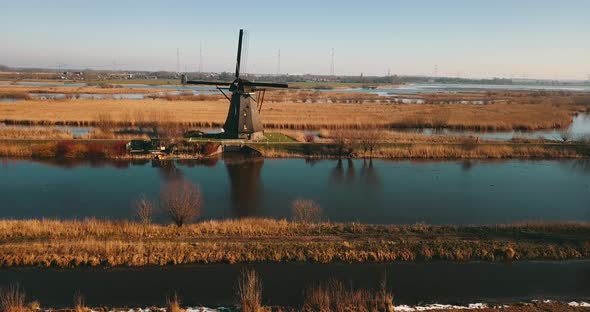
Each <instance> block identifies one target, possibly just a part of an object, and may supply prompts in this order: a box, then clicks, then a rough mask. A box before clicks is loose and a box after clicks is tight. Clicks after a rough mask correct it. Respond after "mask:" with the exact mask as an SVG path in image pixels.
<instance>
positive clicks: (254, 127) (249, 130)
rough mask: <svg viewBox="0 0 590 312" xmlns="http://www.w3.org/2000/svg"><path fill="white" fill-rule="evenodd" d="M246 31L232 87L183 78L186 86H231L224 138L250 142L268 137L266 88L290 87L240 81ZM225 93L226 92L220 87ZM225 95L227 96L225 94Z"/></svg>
mask: <svg viewBox="0 0 590 312" xmlns="http://www.w3.org/2000/svg"><path fill="white" fill-rule="evenodd" d="M243 35H244V30H243V29H240V36H239V40H238V57H237V62H236V74H235V80H234V81H233V82H231V83H228V82H217V81H193V80H187V79H186V76H185V75H183V76H182V83H183V84H199V85H215V86H221V85H229V91H230V92H231V97H228V96H227V95H226V98H227V99H228V100H229V102H230V104H229V110H228V112H227V118H226V119H225V123H224V125H223V130H224V137H225V138H227V139H247V140H257V139H261V138H263V137H264V128H263V126H262V121H261V119H260V109H261V107H262V101H263V100H264V91H265V90H266V89H265V88H287V87H288V86H287V85H286V84H281V83H264V82H251V81H248V80H245V79H242V78H240V60H241V57H242V38H243ZM218 90H219V91H221V92H222V93H223V90H222V89H221V88H219V87H218ZM257 91H262V92H263V93H262V98H258V96H257V95H256V93H257ZM223 94H224V95H225V93H223Z"/></svg>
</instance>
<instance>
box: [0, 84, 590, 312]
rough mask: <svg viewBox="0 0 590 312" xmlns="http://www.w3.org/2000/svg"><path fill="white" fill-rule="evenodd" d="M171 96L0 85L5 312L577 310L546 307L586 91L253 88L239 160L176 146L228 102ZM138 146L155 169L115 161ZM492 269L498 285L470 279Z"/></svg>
mask: <svg viewBox="0 0 590 312" xmlns="http://www.w3.org/2000/svg"><path fill="white" fill-rule="evenodd" d="M182 88H183V87H181V86H178V87H171V86H162V87H158V86H157V85H155V86H150V88H143V87H140V86H134V85H119V86H117V85H109V84H103V85H100V86H86V85H75V86H65V85H64V86H46V85H43V84H39V85H12V84H7V85H4V86H0V94H1V96H2V98H4V99H9V101H5V102H3V103H2V104H0V119H1V120H0V122H2V123H3V124H2V125H1V126H0V155H1V157H2V163H1V165H0V166H1V167H0V172H1V175H2V179H1V180H0V197H2V205H1V207H0V217H1V218H2V220H0V242H1V244H0V250H1V252H0V266H1V267H2V269H1V270H0V285H3V286H4V293H3V296H4V297H6V296H8V297H6V298H8V299H11V300H12V302H13V304H14V301H16V304H15V305H16V306H17V307H18V306H21V308H22V309H21V308H18V309H21V310H22V311H24V310H27V309H33V308H35V306H34V305H35V304H37V305H41V306H43V307H44V306H48V307H53V308H63V309H72V308H73V309H74V310H84V309H86V306H92V307H102V306H104V305H109V306H114V307H139V306H148V305H149V306H156V307H168V309H170V310H175V309H180V308H182V307H191V306H192V307H195V306H198V305H201V304H202V305H205V306H209V307H233V306H238V307H240V306H241V308H242V310H243V311H259V310H260V309H267V310H276V309H283V310H287V311H296V310H302V311H318V310H321V311H341V310H343V309H352V310H359V311H360V310H362V311H365V310H366V311H372V310H379V311H389V310H391V309H394V308H393V307H394V306H395V307H396V309H404V307H405V308H406V309H412V308H411V307H413V306H416V305H418V307H416V308H415V309H424V308H426V307H428V305H427V304H429V303H442V304H450V306H439V308H445V309H448V308H453V305H457V306H455V308H457V309H459V308H461V306H468V305H469V304H470V303H477V302H485V304H484V305H481V306H480V305H473V307H488V308H490V309H493V306H494V303H511V308H514V309H515V310H522V309H530V310H532V311H534V310H542V309H549V310H556V311H559V310H563V309H578V308H579V309H583V308H584V305H585V303H583V302H582V303H575V304H569V305H568V304H567V303H565V302H567V301H571V300H586V299H588V298H587V296H586V293H587V292H586V290H588V287H590V285H589V284H588V283H587V280H585V279H583V278H580V275H579V274H577V273H576V272H588V270H589V266H588V259H589V258H590V240H589V239H588V238H589V237H590V228H589V226H588V222H590V201H588V197H587V193H588V190H589V184H588V181H587V180H588V176H589V172H590V171H589V169H588V168H589V167H590V166H589V165H588V162H589V160H588V156H589V155H590V145H589V144H588V142H590V131H589V130H590V127H589V126H588V124H589V120H590V119H588V117H586V115H587V113H588V110H589V108H590V106H589V105H590V103H589V100H590V94H588V93H585V92H571V91H559V90H513V91H506V90H487V91H473V90H468V91H464V92H459V93H446V92H439V93H428V92H426V93H424V92H420V93H399V92H394V93H395V95H393V94H389V93H391V91H387V92H382V93H374V92H372V91H373V89H371V90H370V91H366V92H365V91H361V92H359V91H358V90H329V91H326V90H323V91H320V90H308V89H295V90H287V91H274V92H268V94H266V100H265V103H264V106H263V107H262V108H261V114H262V118H263V121H264V126H265V128H267V130H266V138H265V139H264V140H261V141H257V142H246V143H245V145H246V146H247V147H248V148H249V149H252V150H253V151H255V152H256V153H255V154H254V155H243V154H235V155H234V154H232V153H223V154H221V155H213V154H212V153H213V151H215V150H217V149H218V148H219V146H222V145H223V144H224V142H223V140H219V139H217V138H209V139H207V138H191V137H187V135H186V132H187V131H202V132H201V133H211V132H216V131H219V130H218V129H219V128H220V127H221V126H222V125H223V121H224V118H225V114H226V113H227V109H228V104H227V100H225V99H224V98H223V97H222V96H220V95H218V94H214V93H212V90H210V89H207V88H199V89H190V90H186V89H185V90H183V89H182ZM384 88H391V87H387V86H384ZM394 88H395V87H394ZM377 91H378V90H377ZM152 137H157V138H159V139H162V140H166V141H168V142H173V143H171V144H172V146H174V149H173V150H171V152H170V154H169V155H168V157H167V158H165V159H163V160H158V161H157V162H156V163H155V162H154V161H153V160H151V155H150V154H149V153H147V154H130V153H129V151H128V147H127V143H128V142H129V141H130V140H133V139H141V140H149V139H150V138H152ZM524 181H526V182H524ZM556 193H558V194H559V196H555V194H556ZM295 272H296V273H295ZM549 272H551V273H549ZM441 274H442V276H444V278H441V277H438V278H434V277H433V276H441ZM539 274H543V275H545V278H544V279H543V280H536V279H535V276H537V275H539ZM584 274H585V273H583V274H582V276H584ZM491 275H494V276H496V277H498V278H501V279H502V280H503V283H506V282H507V281H510V282H509V283H511V284H513V285H514V287H511V288H506V289H503V290H501V291H500V290H498V289H501V288H503V287H499V286H498V283H499V282H492V283H491V284H488V285H485V284H482V283H479V282H476V280H480V279H484V278H488V279H489V276H491ZM278 276H290V277H289V278H290V279H291V280H292V283H290V284H289V285H290V286H289V287H282V288H277V286H276V285H278V284H280V283H281V280H280V279H277V277H278ZM361 276H371V278H370V281H369V279H367V278H361ZM468 276H469V277H468ZM383 277H385V280H386V282H383V281H382V279H383ZM105 278H107V279H108V280H110V281H120V282H117V283H119V284H121V285H125V286H121V287H124V288H125V290H126V292H127V293H128V294H129V295H130V296H129V297H127V298H125V299H123V298H120V299H117V298H116V296H115V294H116V293H118V292H121V290H118V288H116V287H115V288H112V287H109V288H110V290H99V289H98V287H100V286H99V285H103V284H104V283H105ZM130 278H131V279H135V280H142V281H143V282H142V283H143V284H145V285H148V286H146V287H142V288H138V287H136V286H131V285H128V284H127V283H125V280H127V279H130ZM461 278H462V279H464V280H463V282H461V283H459V286H455V287H452V288H450V289H448V290H447V291H440V290H438V291H435V290H433V288H431V287H425V286H417V285H416V283H413V282H412V280H413V279H415V280H419V281H423V282H424V283H426V284H434V285H439V287H438V289H441V290H442V289H447V288H448V287H449V286H450V285H453V284H457V283H456V280H457V279H461ZM469 278H472V279H474V280H469ZM193 279H203V280H208V281H209V282H207V283H206V285H208V286H207V287H209V288H211V289H210V290H208V291H205V290H204V289H203V288H202V287H203V286H196V285H197V284H195V283H192V282H191V281H192V280H193ZM61 280H64V281H68V282H66V284H68V287H67V288H68V289H65V288H63V287H65V284H64V283H63V282H60V281H61ZM81 280H85V281H86V282H80V281H81ZM150 280H159V281H161V283H160V284H158V285H157V286H156V285H155V284H153V285H152V284H151V283H150V282H148V281H150ZM38 283H46V284H55V285H56V287H55V288H54V289H53V290H52V293H51V295H47V294H44V291H43V289H44V288H42V287H41V288H40V287H39V286H37V285H38ZM421 284H422V283H421ZM426 284H424V285H426ZM15 285H19V286H18V287H20V288H19V293H18V295H17V294H15V293H14V290H15V288H14V287H16V286H15ZM61 285H64V286H61ZM69 285H75V287H76V289H78V290H81V292H79V293H77V294H78V295H77V296H82V298H86V299H85V300H86V301H84V299H82V301H80V298H79V297H76V298H78V299H75V300H74V301H72V296H73V293H72V294H70V292H71V291H70V290H69V287H70V286H69ZM91 285H95V286H91ZM150 285H151V286H150ZM236 285H242V286H240V287H242V288H240V287H238V286H236ZM343 285H346V287H343ZM460 285H470V286H469V287H461V286H460ZM474 285H475V286H474ZM10 287H12V288H10ZM351 287H352V288H351ZM531 287H536V288H539V287H541V288H542V289H543V291H531V290H530V289H531ZM103 288H104V287H103ZM148 288H149V291H146V289H148ZM236 289H237V290H236ZM527 289H528V290H527ZM9 290H12V291H13V293H10V292H9ZM21 292H22V293H21ZM26 292H28V293H29V296H30V297H31V300H28V301H27V300H25V299H24V297H22V296H24V294H25V293H26ZM293 293H297V294H298V295H297V296H290V295H289V294H293ZM81 294H84V295H85V296H87V297H84V296H83V295H81ZM21 295H22V296H21ZM166 298H167V299H166ZM8 299H7V300H8ZM20 299H22V300H20ZM533 299H556V300H558V301H551V302H531V300H533ZM9 301H10V300H8V301H6V300H5V302H8V303H10V302H9ZM29 301H31V302H33V303H29ZM35 302H36V303H35ZM523 302H529V303H527V304H524V303H523ZM8 303H3V305H4V306H5V307H6V306H7V304H8ZM425 304H426V305H425ZM576 304H577V305H578V306H576ZM420 305H422V307H420ZM352 307H354V308H352ZM429 308H434V307H433V306H430V307H429ZM18 309H17V310H18ZM94 309H105V308H94ZM193 309H194V308H193ZM21 310H19V311H21Z"/></svg>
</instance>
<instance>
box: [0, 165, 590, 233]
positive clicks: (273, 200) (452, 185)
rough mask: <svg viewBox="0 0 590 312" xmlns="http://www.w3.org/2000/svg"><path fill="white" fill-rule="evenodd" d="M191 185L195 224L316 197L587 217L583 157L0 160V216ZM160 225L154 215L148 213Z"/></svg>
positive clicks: (351, 209)
mask: <svg viewBox="0 0 590 312" xmlns="http://www.w3.org/2000/svg"><path fill="white" fill-rule="evenodd" d="M178 178H182V179H187V180H189V181H191V182H194V183H197V184H199V185H200V187H201V190H202V193H203V198H204V203H205V207H204V210H203V214H202V219H227V218H242V217H269V218H290V217H291V215H292V213H291V209H290V203H291V202H292V201H293V200H294V199H297V198H300V197H304V198H310V199H313V200H315V201H317V202H318V203H319V204H320V205H321V206H322V208H323V215H324V217H325V218H326V219H328V220H330V221H342V222H352V221H358V222H368V223H393V224H413V223H417V222H425V223H432V224H497V223H513V222H520V221H590V160H564V161H556V160H555V161H554V160H544V161H521V160H511V161H495V162H489V161H440V162H413V161H381V160H373V161H368V160H366V161H365V160H340V161H338V160H322V161H309V160H304V159H248V160H245V159H236V158H233V157H229V156H228V157H227V158H226V159H225V160H218V161H216V160H210V161H207V162H202V161H186V160H185V161H178V162H171V164H170V165H169V166H164V167H152V165H151V163H150V162H148V161H143V160H140V161H136V162H130V161H124V162H98V163H93V162H80V163H67V162H63V163H59V162H37V161H29V160H7V159H4V160H2V162H1V163H0V198H2V201H1V204H0V218H68V219H70V218H85V217H97V218H109V219H129V218H132V217H133V212H132V203H133V201H134V200H136V199H137V198H138V197H139V196H140V195H141V194H146V195H147V196H148V197H150V198H152V199H153V200H157V198H158V194H159V191H160V189H161V187H162V186H163V185H165V184H166V183H167V182H168V181H170V180H172V179H178ZM156 219H157V221H160V222H164V221H166V218H165V216H164V214H163V213H161V214H159V215H158V216H156Z"/></svg>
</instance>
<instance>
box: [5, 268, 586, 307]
mask: <svg viewBox="0 0 590 312" xmlns="http://www.w3.org/2000/svg"><path fill="white" fill-rule="evenodd" d="M241 267H242V266H241V265H230V264H205V265H186V266H169V267H147V268H141V269H136V268H116V269H109V270H102V269H66V270H56V269H34V268H29V269H11V270H0V285H10V284H14V283H19V284H20V285H21V287H23V289H25V290H26V291H27V299H29V300H39V301H40V302H41V303H42V305H43V306H44V307H48V306H49V307H57V308H59V307H71V305H72V297H73V294H74V292H75V291H76V290H79V291H80V293H82V294H84V296H85V299H86V304H87V305H89V306H94V307H97V306H105V305H108V306H110V307H113V306H115V307H124V306H127V307H146V306H152V305H155V306H164V304H165V298H166V296H170V295H171V294H173V293H174V292H176V293H177V294H178V295H179V297H180V298H181V299H182V303H183V305H189V306H197V305H205V306H209V307H218V306H226V307H227V306H233V304H234V303H235V302H236V299H235V295H234V294H235V289H236V280H237V277H238V274H239V272H240V270H241ZM253 268H254V269H255V270H256V271H257V272H258V273H259V274H260V276H261V279H262V282H263V297H264V298H263V303H264V304H267V305H287V306H300V305H301V304H302V302H303V298H304V295H303V294H304V292H305V290H306V289H307V288H309V287H311V286H316V285H317V284H319V283H322V282H326V281H328V280H329V279H331V278H335V279H337V280H340V281H342V282H343V283H345V285H346V286H347V287H352V288H368V289H378V287H379V282H380V281H381V280H382V278H383V276H386V277H387V285H388V289H389V290H390V291H392V292H393V294H394V296H395V299H394V300H395V303H396V305H400V304H409V305H415V304H424V303H441V304H468V303H475V302H484V303H492V304H493V303H511V302H519V301H530V300H539V299H540V300H543V299H553V300H560V301H564V302H569V301H571V300H590V262H588V261H563V262H534V261H533V262H517V263H512V264H503V263H484V262H471V263H447V262H434V263H392V264H309V263H293V264H271V263H266V264H264V263H260V264H254V265H253Z"/></svg>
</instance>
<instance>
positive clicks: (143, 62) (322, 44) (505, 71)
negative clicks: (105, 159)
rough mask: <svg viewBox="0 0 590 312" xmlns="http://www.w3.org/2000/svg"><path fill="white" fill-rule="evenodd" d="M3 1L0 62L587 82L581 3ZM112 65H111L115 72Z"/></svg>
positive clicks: (589, 51)
mask: <svg viewBox="0 0 590 312" xmlns="http://www.w3.org/2000/svg"><path fill="white" fill-rule="evenodd" d="M246 3H248V5H247V6H243V5H242V3H241V2H240V1H234V0H224V1H188V0H186V1H181V0H167V1H146V0H143V1H139V0H136V1H132V0H127V1H126V0H117V1H111V0H101V1H98V0H97V1H86V0H52V1H47V0H18V1H9V0H0V12H2V17H1V18H0V38H2V39H1V40H2V44H1V47H0V64H4V65H8V66H18V67H49V68H55V67H56V64H57V63H64V64H66V67H68V68H95V69H113V68H117V69H137V70H171V71H174V70H176V67H177V66H176V49H177V48H179V49H180V70H181V71H184V70H185V68H186V69H187V70H189V71H196V70H198V68H199V47H201V46H202V56H203V57H202V60H203V64H202V68H203V70H204V71H215V72H219V71H232V70H233V68H234V67H235V53H236V51H235V50H236V44H237V33H238V29H239V28H246V29H247V30H248V32H249V48H248V63H247V67H246V70H247V72H250V73H276V72H277V69H278V57H277V54H278V50H279V49H280V51H281V66H280V72H281V73H283V74H284V73H290V74H303V73H313V74H329V73H330V63H331V56H330V50H331V48H334V50H335V73H336V74H339V75H359V74H360V73H364V74H365V75H385V74H387V73H388V71H390V72H391V73H392V74H400V75H434V71H435V65H438V76H461V77H469V78H476V77H506V78H511V77H513V78H520V77H527V78H545V79H579V80H582V79H589V78H588V75H590V1H588V0H554V1H548V0H493V1H492V0H444V1H441V0H405V1H402V0H389V1H381V0H380V1H374V0H364V1H347V0H338V1H332V0H322V1H318V0H316V1H310V0H298V1H279V0H274V1H270V0H269V1H264V0H261V1H256V0H251V1H248V2H246ZM115 63H116V65H114V64H115Z"/></svg>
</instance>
